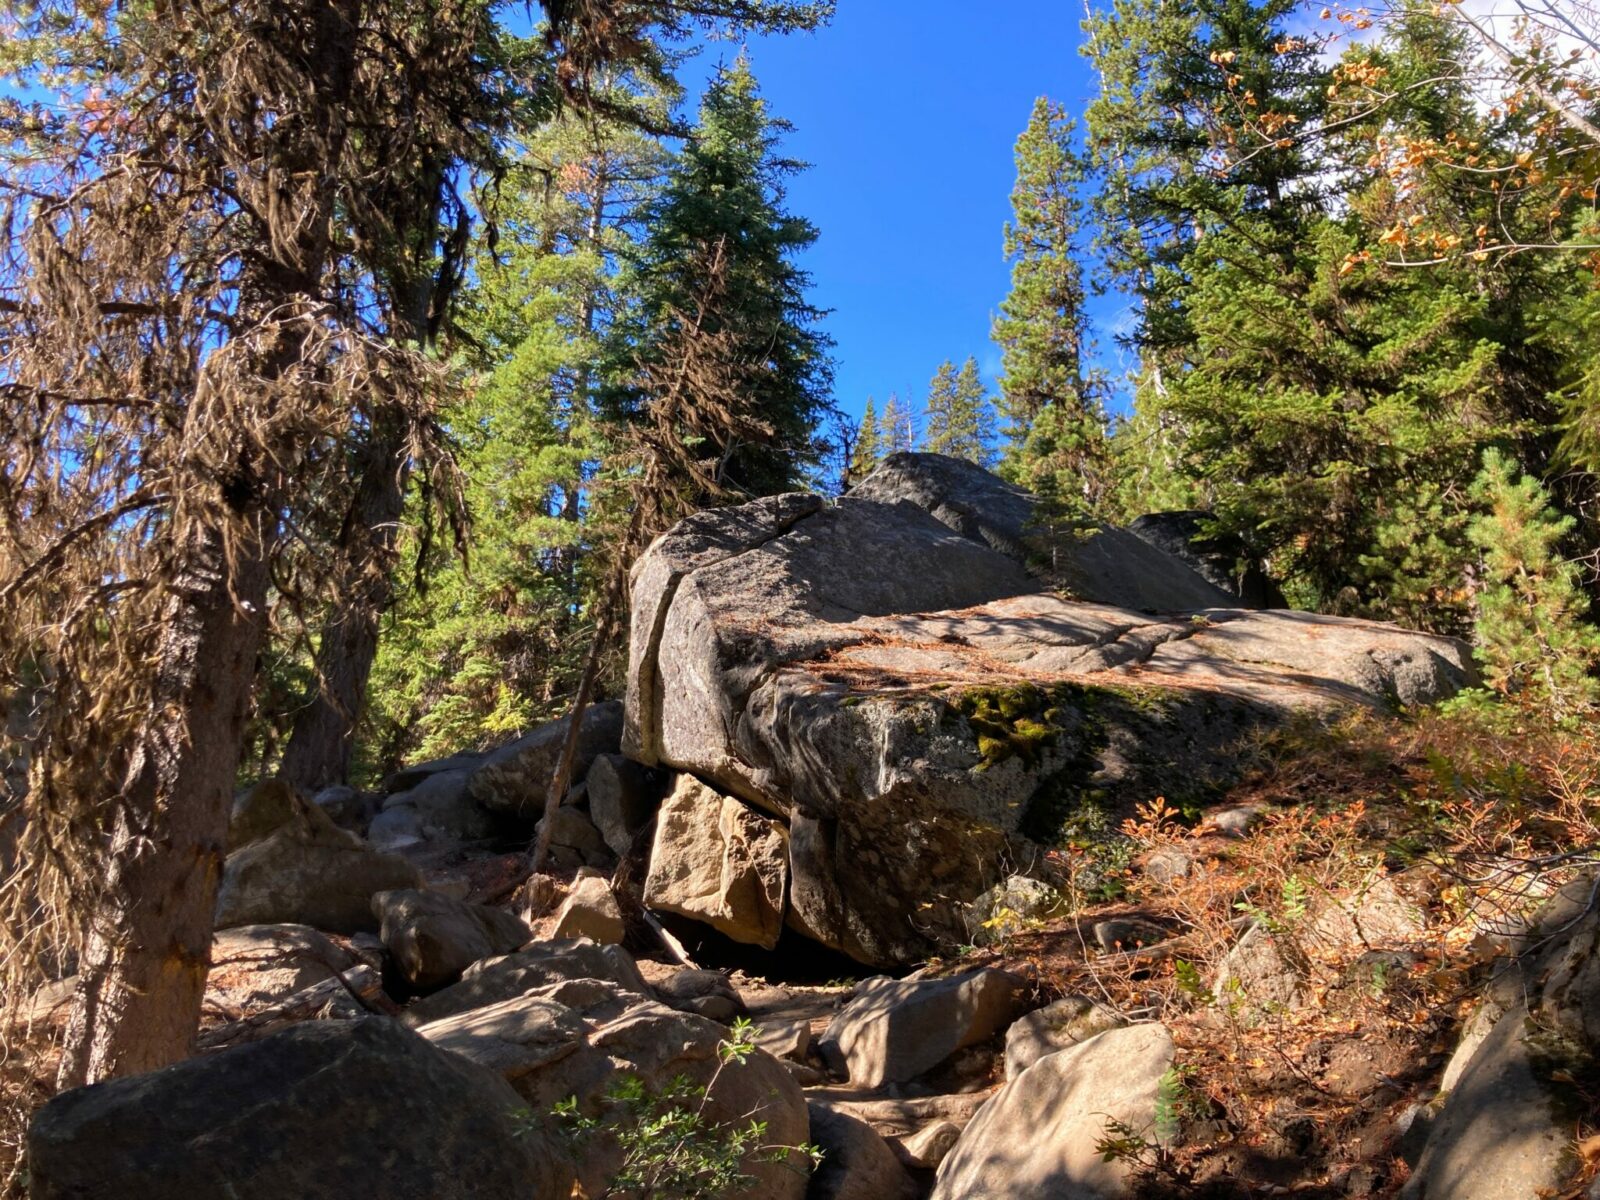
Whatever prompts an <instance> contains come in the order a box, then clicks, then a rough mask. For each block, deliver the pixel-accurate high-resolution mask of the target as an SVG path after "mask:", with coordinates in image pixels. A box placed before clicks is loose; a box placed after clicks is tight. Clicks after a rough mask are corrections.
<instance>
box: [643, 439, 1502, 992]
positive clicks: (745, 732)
mask: <svg viewBox="0 0 1600 1200" xmlns="http://www.w3.org/2000/svg"><path fill="white" fill-rule="evenodd" d="M933 457H934V459H936V457H937V456H933ZM929 459H930V456H896V457H895V458H893V459H891V460H890V462H889V463H887V464H885V467H884V468H883V469H882V471H880V472H879V473H875V474H874V476H872V477H871V478H869V479H868V480H867V481H865V482H864V483H863V484H862V485H861V486H860V487H859V488H857V489H856V491H854V492H853V493H851V495H849V496H846V497H845V498H844V499H843V500H841V501H839V502H838V503H837V504H833V505H829V504H825V503H824V502H823V501H822V500H820V499H818V498H817V497H813V496H802V495H789V496H776V497H768V498H765V499H762V500H758V501H755V502H753V503H750V504H747V505H743V506H741V507H737V508H729V509H718V510H715V511H712V512H706V513H701V514H698V515H697V516H694V517H691V518H689V519H688V520H686V521H684V522H681V523H680V524H679V525H678V526H676V527H675V528H674V529H672V530H671V531H669V532H668V533H666V534H665V535H663V536H662V537H661V538H658V539H657V540H656V542H655V543H654V544H653V545H652V546H651V547H650V549H649V550H648V551H647V552H646V553H645V554H644V555H643V556H642V557H641V559H640V561H639V563H638V565H637V566H636V568H635V570H634V575H633V614H634V618H633V628H632V633H631V643H630V676H629V689H628V700H627V704H628V708H627V727H626V731H625V736H624V741H625V749H626V751H627V753H628V754H629V755H630V756H631V757H633V758H635V759H637V760H638V761H640V762H642V763H644V764H646V765H650V766H656V765H663V766H670V767H674V768H677V769H679V770H683V771H686V772H689V773H691V774H693V775H695V776H696V777H698V778H699V779H701V780H704V781H706V782H708V783H710V784H713V785H715V786H716V787H717V788H719V789H720V790H722V791H723V792H724V793H726V794H729V795H732V796H735V797H737V798H738V799H741V800H743V801H745V802H746V803H748V804H751V805H753V806H755V807H758V808H761V809H764V810H766V811H767V812H769V813H771V814H772V815H773V816H776V817H778V818H779V819H781V820H783V821H784V823H785V824H786V825H787V826H788V830H789V907H788V913H787V915H786V923H787V924H788V925H789V927H791V928H793V929H796V930H797V931H799V932H801V933H803V934H805V935H806V936H809V937H812V938H815V939H816V940H818V941H821V942H822V943H824V944H825V945H828V946H831V947H834V948H836V949H839V950H842V951H844V952H845V953H847V954H850V955H852V956H853V957H855V958H857V959H859V960H861V961H863V962H869V963H900V962H909V961H914V960H916V959H917V958H918V957H920V956H922V955H925V954H926V953H928V952H929V950H930V949H931V948H932V947H933V946H935V945H937V944H939V943H940V942H956V941H960V940H964V936H965V932H966V931H965V928H964V913H965V906H966V905H967V904H968V903H970V902H971V901H972V900H973V899H974V898H976V897H977V896H978V895H979V894H980V893H982V892H983V891H985V890H986V889H988V888H990V887H992V886H993V885H994V884H995V883H997V882H999V879H1000V876H1001V871H1000V864H1001V863H1002V861H1004V859H1005V857H1006V853H1005V852H1006V851H1007V849H1008V848H1009V849H1014V850H1016V853H1015V854H1014V855H1013V856H1012V858H1013V861H1026V860H1027V858H1028V857H1029V856H1030V855H1029V852H1028V847H1027V845H1026V844H1025V842H1026V840H1028V839H1033V840H1039V841H1046V842H1048V841H1051V840H1053V839H1054V838H1055V836H1056V835H1057V834H1058V833H1059V830H1060V828H1061V824H1062V821H1063V820H1064V819H1065V818H1066V817H1067V816H1070V815H1071V814H1072V813H1073V812H1074V811H1076V810H1079V809H1081V808H1082V807H1083V806H1084V805H1085V804H1088V805H1096V804H1103V803H1105V797H1107V796H1111V795H1114V796H1116V797H1117V800H1118V801H1119V802H1120V803H1122V804H1125V805H1126V804H1132V803H1133V802H1136V801H1138V800H1140V799H1143V798H1148V797H1151V796H1154V795H1157V794H1160V795H1165V796H1166V797H1167V798H1168V800H1169V801H1173V802H1203V801H1204V800H1206V799H1208V798H1209V797H1210V796H1211V795H1212V794H1213V793H1214V791H1215V790H1216V789H1217V788H1218V787H1219V786H1220V785H1221V783H1223V782H1224V781H1225V780H1226V779H1227V778H1228V777H1229V773H1230V772H1231V770H1232V768H1233V750H1232V747H1233V746H1235V745H1236V744H1237V743H1238V742H1239V741H1240V740H1241V738H1242V735H1244V734H1246V733H1247V732H1249V731H1250V730H1251V729H1253V728H1255V727H1257V726H1259V725H1261V724H1262V723H1264V722H1270V721H1275V720H1280V719H1282V718H1283V717H1284V716H1285V715H1287V714H1290V713H1294V712H1301V711H1336V710H1340V709H1342V708H1346V707H1349V706H1357V705H1361V706H1368V707H1376V708H1382V707H1385V706H1388V705H1392V704H1394V703H1397V702H1398V703H1402V704H1413V703H1420V702H1424V701H1428V700H1432V699H1437V698H1440V697H1442V696H1445V695H1448V694H1449V693H1451V692H1452V691H1454V690H1455V689H1456V688H1458V687H1459V686H1461V685H1462V684H1463V683H1465V682H1467V681H1468V680H1470V679H1472V678H1473V671H1472V666H1471V662H1470V657H1469V655H1468V653H1467V650H1466V648H1465V647H1464V646H1463V645H1462V644H1460V643H1458V642H1455V641H1453V640H1451V639H1447V638H1439V637H1430V636H1426V635H1422V634H1415V633H1410V632H1407V631H1404V630H1401V629H1398V628H1396V627H1393V626H1388V625H1381V624H1376V623H1372V622H1366V621H1352V620H1342V619H1338V618H1331V617H1319V616H1315V615H1312V614H1307V613H1295V612H1281V611H1274V612H1252V611H1247V610H1244V609H1241V608H1238V607H1236V606H1235V602H1234V601H1232V600H1231V599H1230V598H1228V597H1227V596H1226V595H1224V594H1222V593H1220V592H1218V591H1217V589H1215V588H1213V587H1212V586H1211V585H1210V584H1208V583H1206V582H1205V580H1203V579H1202V578H1201V577H1200V576H1199V575H1198V574H1196V573H1195V572H1194V571H1192V570H1191V569H1190V568H1189V567H1188V566H1186V565H1184V564H1183V563H1181V562H1179V561H1177V560H1176V559H1172V558H1171V556H1167V555H1164V554H1163V553H1162V552H1161V551H1159V550H1158V549H1156V548H1155V547H1153V546H1151V545H1149V544H1148V543H1146V542H1144V541H1141V540H1140V539H1138V538H1135V537H1133V536H1132V535H1125V539H1126V546H1125V547H1124V549H1117V547H1119V546H1123V545H1124V541H1123V537H1120V536H1113V535H1114V534H1116V532H1117V531H1110V530H1107V531H1102V532H1101V533H1100V534H1097V535H1095V537H1094V538H1092V539H1090V542H1089V546H1091V547H1094V546H1098V547H1099V548H1098V549H1094V550H1093V551H1092V552H1091V551H1089V550H1085V551H1084V557H1083V558H1082V560H1081V561H1082V562H1084V563H1086V564H1089V565H1087V566H1084V567H1083V568H1082V570H1081V571H1080V575H1081V576H1082V577H1083V578H1085V579H1091V580H1099V581H1100V582H1099V583H1095V584H1093V586H1090V584H1083V585H1082V586H1081V587H1075V588H1074V591H1073V594H1074V596H1076V597H1080V598H1076V599H1067V598H1065V597H1064V596H1063V595H1061V594H1057V593H1055V592H1051V591H1048V590H1046V589H1047V587H1048V585H1047V584H1046V583H1045V582H1043V581H1041V580H1040V579H1038V578H1035V577H1034V576H1032V575H1030V574H1029V573H1028V571H1027V570H1026V569H1025V565H1024V564H1025V562H1026V561H1027V557H1028V556H1027V548H1026V546H1025V545H1021V543H1019V541H1018V539H1019V538H1021V539H1023V541H1024V542H1025V540H1026V528H1027V523H1028V520H1029V519H1031V518H1030V517H1029V516H1027V515H1025V513H1024V510H1025V509H1028V511H1029V512H1031V509H1029V504H1030V501H1029V500H1028V497H1027V496H1026V494H1025V493H1020V492H1018V491H1017V490H1016V489H1014V488H1010V487H1009V485H1006V484H1003V483H1002V482H1001V481H999V480H998V479H995V478H994V477H993V476H990V475H988V474H987V473H985V472H982V471H980V470H978V469H977V468H975V467H971V466H970V465H961V466H959V468H953V467H951V466H950V465H949V464H950V462H951V461H953V460H937V461H931V460H930V461H924V460H929ZM941 495H943V496H945V497H946V499H944V500H940V499H939V497H940V496H941ZM1019 546H1020V549H1019ZM996 547H998V549H997V548H996ZM1057 558H1058V559H1059V558H1060V555H1059V554H1058V555H1057ZM1095 564H1100V565H1099V566H1096V567H1095V569H1094V570H1093V571H1091V570H1090V567H1091V566H1094V565H1095ZM1113 566H1115V567H1116V570H1113V569H1112V568H1113ZM1101 568H1103V569H1101ZM1124 576H1126V577H1127V579H1124ZM1128 580H1131V581H1132V582H1128ZM1179 580H1181V581H1183V587H1182V588H1179V587H1178V585H1177V583H1176V582H1175V581H1179ZM1152 581H1162V582H1159V584H1158V582H1152ZM1135 583H1140V584H1141V586H1142V584H1143V583H1148V584H1149V586H1150V589H1152V590H1150V591H1144V592H1142V591H1140V590H1139V588H1138V587H1135V586H1134V584H1135ZM1169 583H1170V584H1171V585H1172V586H1171V588H1170V589H1169V588H1168V584H1169ZM1124 584H1126V587H1125V586H1124ZM1185 589H1190V590H1185ZM1156 591H1159V592H1160V595H1159V597H1157V596H1156ZM1085 595H1095V596H1099V597H1106V598H1108V599H1109V601H1112V602H1108V600H1107V599H1102V600H1098V601H1088V600H1085V599H1082V598H1081V597H1083V596H1085ZM1158 601H1159V604H1158ZM1146 604H1150V605H1157V606H1158V607H1166V608H1171V607H1176V606H1181V605H1187V608H1188V611H1181V612H1178V613H1172V612H1164V613H1162V614H1160V615H1150V614H1149V613H1147V612H1144V611H1140V608H1141V606H1142V605H1146ZM1019 839H1022V842H1021V843H1019Z"/></svg>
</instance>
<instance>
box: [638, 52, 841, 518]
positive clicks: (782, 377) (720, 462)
mask: <svg viewBox="0 0 1600 1200" xmlns="http://www.w3.org/2000/svg"><path fill="white" fill-rule="evenodd" d="M786 128H787V126H786V124H785V123H784V122H782V121H780V120H777V119H775V118H773V117H771V116H770V115H769V114H768V112H767V106H766V102H765V101H764V100H762V99H761V95H760V91H759V89H758V87H757V84H756V79H755V76H754V74H752V72H751V69H750V61H749V59H748V58H747V57H745V56H744V55H741V56H740V57H739V58H738V60H737V61H735V62H734V64H733V65H732V66H731V67H728V68H726V69H724V70H721V71H719V72H718V73H717V75H716V77H715V78H714V79H713V80H712V81H711V84H710V86H709V88H708V89H707V91H706V94H705V97H704V99H703V100H702V102H701V105H700V116H699V123H698V125H697V127H696V129H695V131H694V133H693V135H692V136H691V137H690V139H689V142H688V145H687V146H686V147H685V148H684V150H683V153H682V155H681V156H680V157H679V159H678V160H677V162H676V163H675V164H674V165H673V168H672V170H671V172H670V174H669V176H668V179H667V183H666V186H665V187H664V189H663V191H662V194H661V197H660V199H659V200H658V201H656V202H655V203H654V204H653V205H651V206H650V207H649V209H648V210H647V212H646V213H645V217H644V222H645V226H646V228H647V229H648V231H649V232H648V236H647V237H646V239H645V241H644V244H643V245H642V246H641V247H640V249H639V252H638V254H637V256H636V258H635V259H634V261H633V263H632V268H631V270H630V272H629V273H628V275H627V285H628V286H629V287H631V288H632V289H634V290H635V291H636V292H637V294H638V297H639V298H638V301H637V303H636V304H635V305H634V306H633V307H632V310H631V311H630V312H629V314H628V317H627V319H626V320H625V321H624V322H622V323H621V325H620V326H619V328H618V330H617V336H616V337H614V338H613V339H612V346H613V353H614V356H615V361H616V362H617V363H618V366H619V370H621V371H622V372H623V375H624V377H623V379H622V381H621V385H620V386H619V387H618V388H617V389H616V390H615V391H614V393H613V395H612V404H613V405H614V406H615V407H616V408H618V409H620V415H623V416H626V415H627V414H628V413H629V412H630V411H637V410H638V409H639V408H641V407H642V406H644V405H646V404H648V403H649V402H650V394H649V390H648V388H646V387H643V386H641V382H640V381H641V380H642V379H644V378H645V377H649V376H652V375H655V376H656V377H657V378H659V369H660V366H661V364H662V363H663V362H664V361H665V357H666V351H665V347H667V346H669V345H672V344H674V343H675V342H678V341H681V340H682V338H683V337H684V336H685V335H686V331H685V330H684V328H683V325H684V322H686V321H689V320H695V321H698V322H699V324H698V325H697V326H696V328H695V329H694V330H692V331H688V332H690V333H693V334H694V335H696V336H704V337H706V338H712V339H716V340H717V341H718V344H719V345H721V346H722V351H721V352H723V353H727V354H732V355H736V356H738V357H739V358H740V359H741V360H744V361H746V362H748V363H751V364H761V365H762V368H763V369H762V370H760V371H759V372H757V373H755V374H754V375H753V376H752V377H751V379H750V380H749V381H748V386H749V388H750V389H751V390H750V391H749V393H748V394H747V395H746V396H745V397H744V400H743V403H744V404H745V406H746V409H747V411H746V413H745V414H744V415H743V418H741V422H740V424H741V428H742V429H743V432H741V433H740V434H739V435H738V436H733V435H732V434H731V433H730V435H729V436H728V437H727V438H726V439H723V438H713V439H712V443H711V444H708V445H705V446H703V447H701V452H702V455H703V457H704V460H705V461H706V462H707V463H708V464H710V465H711V477H713V478H715V480H716V481H717V483H718V486H719V487H721V488H723V489H725V490H726V491H727V492H729V493H732V494H743V495H767V494H771V493H775V492H781V491H785V490H788V489H790V488H793V487H796V486H799V485H800V484H801V483H802V481H803V480H804V479H805V477H806V475H807V473H808V471H810V470H812V469H814V468H815V467H816V466H817V465H818V463H819V462H820V460H821V457H822V450H823V444H822V440H821V437H820V435H819V432H818V431H819V426H820V423H821V420H822V418H823V417H824V416H825V415H826V414H827V413H828V411H829V409H830V407H831V399H830V396H829V389H830V386H831V384H832V362H831V360H830V358H829V350H830V347H831V345H832V342H831V339H829V338H828V337H827V335H826V334H824V333H822V332H821V330H820V329H818V328H817V322H818V320H819V319H820V318H821V316H822V315H823V314H822V312H821V310H819V309H818V308H816V307H815V306H814V305H813V304H812V303H811V302H810V301H809V300H808V299H807V296H806V292H807V288H808V287H809V285H810V282H811V281H810V277H809V275H807V273H806V272H805V271H803V270H802V269H801V268H800V267H799V266H798V265H797V264H796V262H795V258H796V256H797V255H798V254H799V253H800V252H801V251H803V250H805V249H806V248H807V247H809V246H810V245H811V244H812V243H813V242H815V241H816V238H817V231H816V229H815V227H813V226H812V224H811V223H810V222H809V221H807V220H805V219H804V218H801V217H797V216H794V215H792V214H791V213H789V212H787V211H786V210H785V208H784V199H785V196H784V180H785V179H786V178H787V177H788V176H790V175H792V174H794V173H795V172H796V171H798V170H800V169H801V166H802V164H800V163H797V162H795V161H794V160H792V159H788V158H784V157H782V156H781V155H780V154H779V152H778V145H779V140H780V137H781V134H782V133H783V131H784V130H785V129H786ZM713 273H714V274H715V276H716V279H715V283H716V286H715V287H714V288H713V287H711V286H710V284H711V282H712V274H713ZM713 294H714V296H715V303H714V304H711V303H707V302H706V300H705V298H706V297H708V296H711V295H713ZM691 314H693V316H691ZM687 386H688V387H689V388H690V389H691V392H692V389H693V386H694V385H693V381H687ZM732 424H733V422H730V427H731V425H732ZM707 499H709V497H708V498H707Z"/></svg>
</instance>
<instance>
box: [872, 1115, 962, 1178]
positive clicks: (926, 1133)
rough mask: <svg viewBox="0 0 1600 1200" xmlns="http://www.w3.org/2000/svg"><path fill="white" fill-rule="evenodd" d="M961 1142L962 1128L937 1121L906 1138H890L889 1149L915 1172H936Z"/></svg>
mask: <svg viewBox="0 0 1600 1200" xmlns="http://www.w3.org/2000/svg"><path fill="white" fill-rule="evenodd" d="M960 1140H961V1126H959V1125H957V1124H955V1123H954V1122H951V1121H935V1122H934V1123H933V1124H932V1125H928V1126H925V1127H924V1128H922V1129H919V1130H917V1132H916V1133H913V1134H909V1135H907V1136H906V1137H903V1138H890V1139H889V1149H891V1150H893V1151H894V1152H895V1155H896V1157H898V1158H899V1159H900V1161H901V1162H902V1163H904V1164H905V1165H906V1166H908V1167H911V1168H912V1169H914V1170H919V1171H936V1170H938V1169H939V1164H940V1163H942V1162H943V1161H944V1160H945V1155H947V1154H949V1153H950V1151H951V1150H952V1149H953V1148H954V1147H955V1144H956V1143H957V1142H958V1141H960Z"/></svg>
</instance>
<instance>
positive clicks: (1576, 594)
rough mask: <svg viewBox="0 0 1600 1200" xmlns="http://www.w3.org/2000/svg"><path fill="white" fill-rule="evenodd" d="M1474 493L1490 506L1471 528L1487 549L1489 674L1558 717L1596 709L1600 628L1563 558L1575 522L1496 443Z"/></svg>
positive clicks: (1483, 611)
mask: <svg viewBox="0 0 1600 1200" xmlns="http://www.w3.org/2000/svg"><path fill="white" fill-rule="evenodd" d="M1472 498H1473V500H1474V501H1475V502H1476V503H1477V505H1478V506H1479V507H1480V508H1481V509H1482V510H1484V511H1483V512H1482V513H1481V514H1480V515H1479V516H1477V517H1475V518H1474V519H1473V521H1472V525H1471V531H1470V532H1471V536H1472V541H1473V543H1474V544H1475V545H1476V546H1477V547H1478V548H1479V549H1480V550H1481V551H1482V553H1483V571H1484V587H1483V590H1482V591H1481V592H1480V593H1479V595H1478V600H1477V608H1478V614H1477V642H1478V657H1479V659H1480V660H1481V661H1482V663H1483V665H1484V670H1485V674H1486V675H1487V677H1488V680H1489V682H1490V683H1491V684H1493V685H1494V686H1495V687H1496V688H1497V689H1499V690H1500V691H1502V692H1505V693H1507V694H1510V695H1519V694H1521V695H1528V696H1531V697H1533V698H1534V699H1536V700H1537V702H1539V703H1540V704H1542V705H1544V706H1546V707H1547V708H1548V710H1549V712H1550V714H1551V716H1553V717H1554V718H1555V719H1556V720H1558V721H1564V720H1568V719H1571V718H1574V717H1578V716H1585V715H1587V714H1590V713H1593V712H1594V711H1595V709H1596V708H1597V707H1600V682H1597V680H1596V679H1595V674H1594V672H1595V668H1596V666H1597V665H1600V629H1596V628H1595V627H1594V626H1593V625H1592V624H1589V623H1588V621H1587V620H1586V618H1587V615H1588V609H1589V603H1588V599H1587V597H1585V596H1584V594H1583V590H1582V587H1581V586H1580V573H1579V570H1578V568H1577V566H1576V564H1574V563H1571V562H1568V561H1566V560H1564V559H1563V558H1562V557H1561V544H1562V543H1563V542H1564V541H1566V540H1567V539H1568V537H1569V536H1570V535H1571V533H1572V530H1573V528H1574V527H1575V525H1576V522H1575V521H1574V520H1573V519H1572V518H1571V517H1566V516H1562V515H1560V514H1558V513H1556V512H1555V511H1554V510H1553V509H1552V507H1551V504H1550V496H1549V493H1548V492H1546V491H1545V489H1544V488H1543V487H1542V486H1541V485H1540V484H1539V481H1538V480H1537V479H1534V478H1532V477H1531V476H1527V475H1522V474H1521V473H1520V472H1519V471H1518V470H1517V468H1516V465H1515V464H1514V463H1513V462H1512V461H1511V460H1510V459H1509V458H1507V457H1506V456H1505V454H1503V453H1502V452H1501V451H1500V450H1498V449H1490V450H1488V451H1486V452H1485V453H1484V456H1483V470H1482V472H1481V473H1480V474H1479V476H1478V478H1477V480H1476V482H1475V483H1474V484H1473V488H1472Z"/></svg>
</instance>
